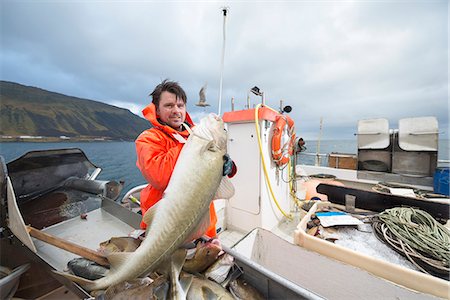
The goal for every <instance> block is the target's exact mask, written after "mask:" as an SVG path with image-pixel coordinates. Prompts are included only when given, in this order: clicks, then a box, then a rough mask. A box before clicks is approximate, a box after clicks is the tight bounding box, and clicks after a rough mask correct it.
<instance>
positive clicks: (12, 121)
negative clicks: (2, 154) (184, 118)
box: [0, 81, 150, 140]
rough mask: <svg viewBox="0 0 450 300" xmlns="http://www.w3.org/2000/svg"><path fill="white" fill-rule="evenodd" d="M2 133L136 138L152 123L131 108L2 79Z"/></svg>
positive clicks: (0, 125)
mask: <svg viewBox="0 0 450 300" xmlns="http://www.w3.org/2000/svg"><path fill="white" fill-rule="evenodd" d="M0 108H1V109H0V135H3V136H23V135H27V136H44V137H59V136H67V137H103V138H107V139H123V140H134V139H135V138H136V137H137V136H138V135H139V134H140V133H141V132H142V131H143V130H145V129H147V128H149V127H150V123H149V122H148V121H147V120H145V119H143V118H141V117H139V116H137V115H135V114H133V113H131V112H130V111H129V110H128V109H124V108H119V107H116V106H112V105H108V104H105V103H101V102H97V101H93V100H88V99H81V98H77V97H71V96H66V95H63V94H59V93H55V92H50V91H46V90H43V89H40V88H36V87H30V86H24V85H21V84H17V83H13V82H8V81H0Z"/></svg>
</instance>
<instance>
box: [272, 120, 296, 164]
mask: <svg viewBox="0 0 450 300" xmlns="http://www.w3.org/2000/svg"><path fill="white" fill-rule="evenodd" d="M286 125H287V126H288V135H289V141H288V142H286V143H284V144H282V143H281V139H282V136H283V130H284V127H285V126H286ZM294 142H295V132H294V120H292V119H291V118H290V117H289V116H285V115H280V116H278V117H277V118H276V120H275V128H274V129H273V136H272V159H273V161H274V162H275V163H276V164H277V165H278V166H280V167H281V166H284V165H285V164H287V163H288V162H289V159H290V157H291V156H292V155H293V154H294Z"/></svg>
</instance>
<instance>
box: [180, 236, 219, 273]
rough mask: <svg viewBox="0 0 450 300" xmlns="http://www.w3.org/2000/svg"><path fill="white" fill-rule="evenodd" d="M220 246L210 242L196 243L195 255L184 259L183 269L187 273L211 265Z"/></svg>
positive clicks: (201, 269) (201, 270) (203, 269)
mask: <svg viewBox="0 0 450 300" xmlns="http://www.w3.org/2000/svg"><path fill="white" fill-rule="evenodd" d="M220 251H222V248H221V247H220V246H219V245H217V244H213V243H210V242H206V243H202V242H199V243H198V244H197V248H196V251H195V255H194V257H193V258H192V259H189V260H186V262H185V263H184V266H183V270H184V271H186V272H189V273H201V272H203V271H205V270H206V269H207V268H208V267H209V266H211V265H212V264H213V263H214V262H215V261H216V260H217V256H218V255H219V253H220Z"/></svg>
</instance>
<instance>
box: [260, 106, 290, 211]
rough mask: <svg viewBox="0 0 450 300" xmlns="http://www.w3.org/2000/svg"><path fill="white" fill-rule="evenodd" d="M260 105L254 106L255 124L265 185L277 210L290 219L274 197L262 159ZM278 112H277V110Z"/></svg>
mask: <svg viewBox="0 0 450 300" xmlns="http://www.w3.org/2000/svg"><path fill="white" fill-rule="evenodd" d="M260 106H261V103H259V104H258V105H257V106H256V108H255V126H256V136H257V137H258V145H259V154H260V155H261V162H262V165H263V170H264V177H265V178H266V183H267V186H268V187H269V191H270V195H271V196H272V199H273V201H274V202H275V204H276V206H277V208H278V210H279V211H280V212H281V213H282V214H283V215H284V216H285V217H286V218H288V219H292V216H291V215H290V214H287V213H286V212H285V211H284V210H283V209H282V208H281V206H280V204H279V203H278V201H277V198H276V197H275V194H274V192H273V190H272V184H271V183H270V180H269V174H268V172H267V168H266V162H265V160H264V155H263V151H262V142H261V131H260V129H259V119H258V111H259V107H260ZM265 107H267V108H269V109H271V110H273V111H276V110H274V109H272V108H270V107H268V106H265ZM277 113H278V112H277Z"/></svg>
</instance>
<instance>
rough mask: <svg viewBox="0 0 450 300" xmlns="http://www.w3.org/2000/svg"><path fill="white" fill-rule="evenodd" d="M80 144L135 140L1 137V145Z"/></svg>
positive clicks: (131, 140)
mask: <svg viewBox="0 0 450 300" xmlns="http://www.w3.org/2000/svg"><path fill="white" fill-rule="evenodd" d="M71 142H73V143H78V142H134V139H113V138H106V137H71V138H60V137H40V138H36V137H11V138H4V137H0V143H71Z"/></svg>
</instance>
